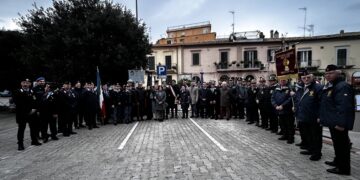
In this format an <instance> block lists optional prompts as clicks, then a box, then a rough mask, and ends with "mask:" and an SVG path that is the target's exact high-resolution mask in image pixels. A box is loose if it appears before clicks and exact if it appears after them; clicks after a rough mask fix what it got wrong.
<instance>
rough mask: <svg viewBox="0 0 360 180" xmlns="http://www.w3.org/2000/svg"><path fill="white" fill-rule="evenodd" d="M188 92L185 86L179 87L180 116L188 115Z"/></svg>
mask: <svg viewBox="0 0 360 180" xmlns="http://www.w3.org/2000/svg"><path fill="white" fill-rule="evenodd" d="M190 99H191V98H190V92H189V90H187V89H186V87H185V86H184V85H183V86H181V89H180V96H179V100H180V105H181V109H182V118H183V119H184V118H188V117H189V106H190Z"/></svg>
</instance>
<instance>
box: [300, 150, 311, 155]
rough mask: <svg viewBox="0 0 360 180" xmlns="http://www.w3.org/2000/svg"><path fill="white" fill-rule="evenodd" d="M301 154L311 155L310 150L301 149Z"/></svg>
mask: <svg viewBox="0 0 360 180" xmlns="http://www.w3.org/2000/svg"><path fill="white" fill-rule="evenodd" d="M300 154H302V155H311V152H310V151H301V152H300Z"/></svg>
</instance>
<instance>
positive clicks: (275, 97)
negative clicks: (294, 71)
mask: <svg viewBox="0 0 360 180" xmlns="http://www.w3.org/2000/svg"><path fill="white" fill-rule="evenodd" d="M287 83H288V81H287V79H281V80H280V85H279V86H278V87H277V88H276V89H275V92H274V93H273V94H272V96H271V104H272V105H273V107H274V108H275V109H276V111H277V114H278V116H279V121H280V127H281V131H282V132H283V135H282V136H281V137H280V138H279V140H287V143H288V144H292V143H294V135H295V126H294V122H295V118H294V113H293V110H292V107H293V105H292V98H291V95H290V92H291V89H290V88H289V87H288V84H287ZM281 124H282V125H281Z"/></svg>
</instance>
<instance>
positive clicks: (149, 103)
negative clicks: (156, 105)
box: [145, 86, 153, 120]
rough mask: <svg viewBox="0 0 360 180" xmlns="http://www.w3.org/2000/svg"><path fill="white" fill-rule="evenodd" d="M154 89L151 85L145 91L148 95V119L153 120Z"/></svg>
mask: <svg viewBox="0 0 360 180" xmlns="http://www.w3.org/2000/svg"><path fill="white" fill-rule="evenodd" d="M152 93H153V89H152V87H151V86H148V87H147V89H146V91H145V97H146V120H151V119H152V118H153V105H152V104H153V99H152Z"/></svg>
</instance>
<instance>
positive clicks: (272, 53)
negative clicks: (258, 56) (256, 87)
mask: <svg viewBox="0 0 360 180" xmlns="http://www.w3.org/2000/svg"><path fill="white" fill-rule="evenodd" d="M278 49H279V48H271V49H268V50H267V61H268V62H275V59H273V58H274V57H275V52H276V51H277V50H278Z"/></svg>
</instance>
